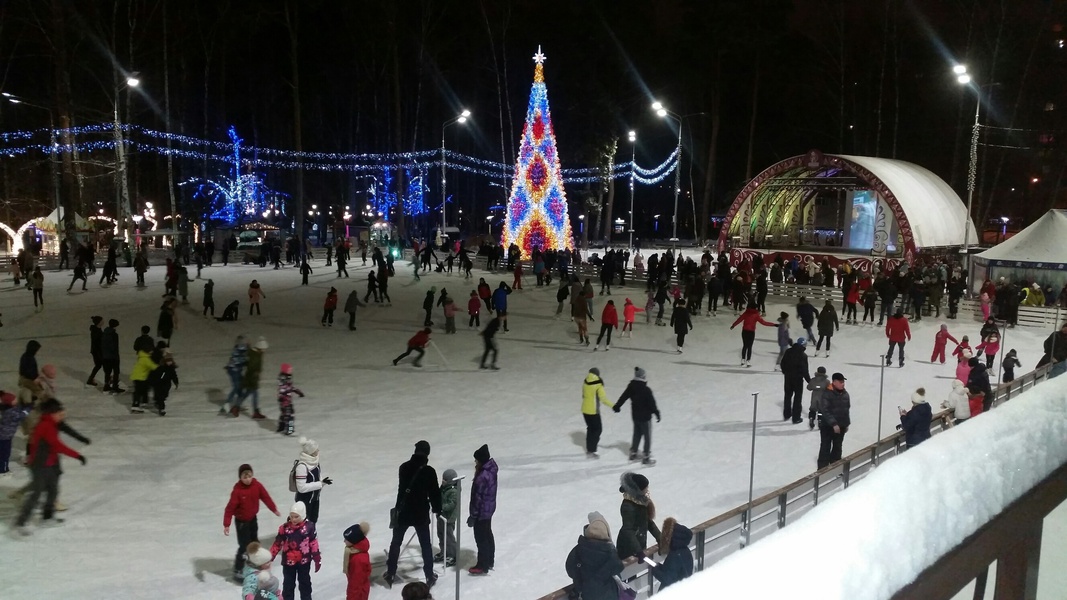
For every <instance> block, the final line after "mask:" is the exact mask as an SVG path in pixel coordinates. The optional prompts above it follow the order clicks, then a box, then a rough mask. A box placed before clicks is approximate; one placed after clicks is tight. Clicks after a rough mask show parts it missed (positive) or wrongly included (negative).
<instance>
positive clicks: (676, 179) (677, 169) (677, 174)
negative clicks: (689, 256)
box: [652, 101, 682, 243]
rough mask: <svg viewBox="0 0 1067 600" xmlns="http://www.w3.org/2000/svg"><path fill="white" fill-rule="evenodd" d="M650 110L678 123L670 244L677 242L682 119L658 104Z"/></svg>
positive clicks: (654, 103) (680, 181)
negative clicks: (672, 222) (672, 223)
mask: <svg viewBox="0 0 1067 600" xmlns="http://www.w3.org/2000/svg"><path fill="white" fill-rule="evenodd" d="M652 110H654V111H656V114H657V115H659V116H660V117H661V118H667V117H670V118H672V119H674V120H675V121H677V122H678V150H677V152H678V158H677V159H676V160H677V161H678V162H677V164H676V165H675V166H674V217H673V219H672V220H673V221H674V225H673V227H672V228H671V240H670V241H672V242H675V243H677V242H678V192H679V191H681V189H682V179H681V177H682V117H680V116H678V114H677V113H675V112H672V111H669V110H667V109H666V108H664V107H663V104H662V103H660V102H658V101H657V102H653V103H652Z"/></svg>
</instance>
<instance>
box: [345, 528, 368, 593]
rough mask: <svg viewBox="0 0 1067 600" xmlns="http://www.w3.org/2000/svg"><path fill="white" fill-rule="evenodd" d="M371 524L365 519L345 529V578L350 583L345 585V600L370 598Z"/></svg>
mask: <svg viewBox="0 0 1067 600" xmlns="http://www.w3.org/2000/svg"><path fill="white" fill-rule="evenodd" d="M368 533H370V524H368V523H367V522H365V521H362V522H359V523H357V524H355V525H353V526H351V527H349V528H348V529H346V530H345V532H344V534H342V536H343V537H344V540H345V556H344V561H343V562H342V564H343V565H344V568H343V570H344V574H345V578H346V579H347V580H348V585H347V586H346V587H345V600H367V599H368V598H370V573H371V564H370V540H369V539H367V534H368Z"/></svg>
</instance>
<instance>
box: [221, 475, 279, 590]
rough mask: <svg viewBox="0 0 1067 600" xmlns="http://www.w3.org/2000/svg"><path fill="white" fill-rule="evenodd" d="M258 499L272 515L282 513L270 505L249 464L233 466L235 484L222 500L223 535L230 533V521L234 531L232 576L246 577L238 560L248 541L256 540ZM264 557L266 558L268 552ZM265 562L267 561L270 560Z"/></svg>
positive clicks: (257, 537)
mask: <svg viewBox="0 0 1067 600" xmlns="http://www.w3.org/2000/svg"><path fill="white" fill-rule="evenodd" d="M260 502H262V503H263V504H266V505H267V508H268V509H270V511H271V512H272V513H274V514H275V516H279V517H280V516H282V514H281V513H280V512H278V507H277V506H275V505H274V500H273V499H272V498H271V497H270V494H269V493H267V488H265V487H263V484H262V483H260V482H259V480H258V479H256V478H255V476H254V474H253V472H252V465H249V464H243V465H241V466H240V467H238V468H237V483H235V484H233V489H232V490H230V500H229V502H227V503H226V510H225V511H224V512H223V515H222V533H223V535H226V536H229V535H230V524H231V522H232V523H233V527H234V530H235V532H236V534H237V554H236V555H235V556H234V558H233V577H234V579H238V580H241V579H245V580H247V578H246V576H247V573H248V572H247V571H246V570H243V569H242V568H241V565H242V563H243V562H244V561H243V560H242V559H243V558H244V555H245V549H246V548H248V545H249V544H250V543H252V542H255V541H258V540H259V521H257V519H256V515H257V514H258V513H259V503H260ZM248 557H249V562H252V560H251V559H252V553H251V552H249V553H248ZM267 557H268V559H269V557H270V554H269V553H268V555H267ZM266 562H267V563H268V564H269V563H270V560H267V561H266ZM262 564H263V563H262V562H257V563H255V565H256V566H257V567H258V566H260V565H262Z"/></svg>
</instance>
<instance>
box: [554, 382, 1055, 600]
mask: <svg viewBox="0 0 1067 600" xmlns="http://www.w3.org/2000/svg"><path fill="white" fill-rule="evenodd" d="M1049 370H1050V367H1049V366H1048V365H1046V366H1044V367H1040V368H1038V369H1035V370H1034V371H1032V372H1030V373H1027V374H1026V375H1023V376H1022V377H1019V378H1018V379H1016V380H1014V381H1012V382H1011V383H1005V384H1001V385H999V386H997V388H996V391H995V392H994V395H995V400H994V402H993V406H994V407H996V406H998V405H1000V404H1001V403H1003V402H1007V401H1009V400H1011V399H1012V398H1014V397H1016V396H1018V395H1019V394H1021V393H1022V392H1024V391H1026V390H1029V389H1030V388H1032V387H1034V386H1035V385H1037V384H1038V383H1041V382H1042V381H1045V380H1046V379H1047V378H1048V373H1049ZM951 420H952V412H951V410H943V411H940V412H937V413H935V414H934V416H933V420H932V421H931V423H930V433H931V434H932V435H936V434H938V433H941V432H942V431H945V430H946V429H948V428H950V422H951ZM905 447H906V445H905V441H904V432H903V431H896V432H894V433H893V434H891V435H889V436H887V437H885V438H883V439H881V440H879V441H878V442H876V443H874V444H871V445H869V446H867V447H865V448H862V449H860V450H857V451H856V452H854V453H852V454H850V455H848V456H846V457H844V458H842V459H841V460H840V461H838V462H836V463H834V464H832V465H830V466H828V467H825V468H823V469H820V470H818V471H816V472H814V473H812V474H810V475H806V476H804V477H802V478H800V479H798V480H796V481H794V482H793V483H790V484H788V485H786V486H783V487H781V488H779V489H777V490H774V491H773V492H770V493H768V494H765V495H763V496H760V497H759V498H756V499H754V500H753V501H752V503H751V505H749V504H748V503H745V504H742V505H740V506H738V507H736V508H734V509H732V510H729V511H727V512H725V513H722V514H721V515H719V516H717V517H714V518H712V519H709V520H707V521H704V522H703V523H701V524H699V525H696V526H694V527H692V528H691V529H692V530H693V542H692V543H691V544H690V550H692V551H693V553H694V556H695V557H696V570H697V571H702V570H704V569H706V568H708V567H709V566H711V565H713V564H715V563H716V562H718V561H720V560H722V559H723V558H725V557H726V556H729V555H730V554H733V553H734V552H737V551H738V550H741V549H743V548H744V547H745V531H746V530H747V531H748V536H749V544H751V543H752V542H755V541H757V540H760V539H762V538H764V537H767V536H768V535H770V534H772V533H774V532H775V531H778V530H779V529H781V528H783V527H785V526H786V525H788V524H790V523H792V522H793V521H796V520H797V519H799V518H800V517H802V516H804V514H806V513H807V512H808V511H810V510H811V509H813V508H815V507H816V506H817V505H818V504H819V503H820V502H823V501H824V500H826V499H827V498H829V497H830V496H833V495H834V494H836V493H838V492H840V491H841V490H844V489H847V488H848V486H849V485H851V484H853V483H855V482H856V481H859V480H860V479H863V478H864V477H866V476H867V475H869V474H870V473H871V472H872V471H873V470H874V468H875V467H876V466H877V465H878V464H879V463H880V462H882V461H884V460H888V459H890V458H893V457H894V456H896V455H898V454H900V453H901V452H903V451H904V449H905ZM657 550H658V547H657V546H652V547H650V548H649V549H647V550H646V551H645V554H648V555H651V554H653V553H654V552H656V551H657ZM562 564H563V561H562V559H561V560H560V565H562ZM623 564H624V565H625V566H626V567H625V569H624V570H623V572H622V575H620V577H621V578H622V580H623V581H625V582H626V583H627V584H629V585H630V586H631V587H632V588H634V589H635V590H637V592H638V598H648V597H649V596H652V595H653V594H654V579H653V577H652V572H651V570H650V569H649V568H648V566H647V565H646V564H645V563H644V562H636V561H634V560H633V559H632V558H629V559H626V560H625V561H623ZM569 593H570V586H567V587H564V588H561V589H558V590H556V591H554V592H552V593H550V594H546V595H544V596H541V597H540V598H539V599H538V600H564V599H566V598H567V597H568V594H569Z"/></svg>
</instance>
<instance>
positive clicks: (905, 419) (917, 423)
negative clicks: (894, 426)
mask: <svg viewBox="0 0 1067 600" xmlns="http://www.w3.org/2000/svg"><path fill="white" fill-rule="evenodd" d="M932 419H933V411H932V410H931V409H930V404H929V403H928V402H927V401H926V388H919V389H917V390H915V393H914V394H912V395H911V410H908V411H906V410H904V409H900V428H901V429H903V430H904V440H905V441H906V442H907V443H908V448H914V447H915V446H918V445H919V444H921V443H923V442H925V441H926V440H928V439H930V421H931V420H932Z"/></svg>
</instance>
